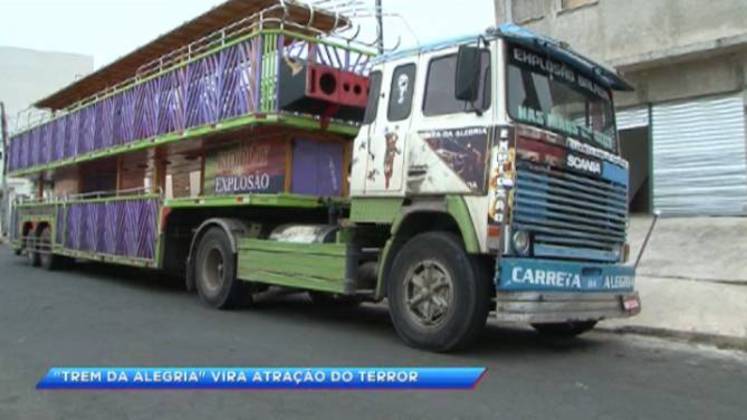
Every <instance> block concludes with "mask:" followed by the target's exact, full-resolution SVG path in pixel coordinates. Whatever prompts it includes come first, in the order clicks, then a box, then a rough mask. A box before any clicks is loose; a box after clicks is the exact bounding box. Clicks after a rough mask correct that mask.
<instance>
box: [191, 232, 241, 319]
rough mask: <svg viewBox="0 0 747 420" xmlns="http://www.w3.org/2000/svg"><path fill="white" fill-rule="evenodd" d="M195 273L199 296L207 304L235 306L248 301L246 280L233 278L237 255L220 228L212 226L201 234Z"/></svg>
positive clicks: (216, 306) (220, 307)
mask: <svg viewBox="0 0 747 420" xmlns="http://www.w3.org/2000/svg"><path fill="white" fill-rule="evenodd" d="M194 274H195V284H196V286H197V292H198V294H199V295H200V299H202V301H203V302H205V303H206V304H208V305H209V306H211V307H213V308H216V309H234V308H238V307H242V306H247V305H249V304H251V302H252V295H251V293H250V292H251V291H250V288H249V286H248V283H246V282H244V281H242V280H239V279H238V278H236V256H235V255H234V252H233V250H232V248H231V242H230V240H229V239H228V236H227V235H226V233H225V232H224V231H223V229H220V228H211V229H209V230H208V231H207V232H206V233H205V235H203V237H202V239H201V240H200V244H199V245H198V247H197V254H196V258H195V273H194Z"/></svg>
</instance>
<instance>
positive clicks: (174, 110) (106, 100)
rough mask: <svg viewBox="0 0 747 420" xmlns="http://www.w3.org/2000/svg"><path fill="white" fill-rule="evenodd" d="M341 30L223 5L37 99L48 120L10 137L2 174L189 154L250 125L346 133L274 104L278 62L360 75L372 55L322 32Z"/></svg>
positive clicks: (340, 123)
mask: <svg viewBox="0 0 747 420" xmlns="http://www.w3.org/2000/svg"><path fill="white" fill-rule="evenodd" d="M349 26H350V22H349V21H348V20H347V19H346V18H345V17H343V16H340V15H337V14H335V13H330V12H325V11H323V10H313V9H312V8H310V7H308V6H306V5H305V4H301V3H295V2H292V1H282V0H280V1H278V0H229V1H227V2H226V3H224V4H222V5H221V6H218V7H216V8H214V9H212V10H210V11H209V12H207V13H205V14H204V15H202V16H200V17H198V18H195V19H193V20H192V21H189V22H187V23H185V24H183V25H182V26H180V27H179V28H177V29H175V30H173V31H171V32H169V33H167V34H164V35H162V36H161V37H159V38H157V39H156V40H154V41H153V42H151V43H149V44H147V45H145V46H143V47H142V48H140V49H138V50H136V51H134V52H132V53H130V54H128V55H126V56H124V57H122V58H120V59H119V60H117V61H115V62H114V63H112V64H110V65H108V66H106V67H104V68H102V69H100V70H98V71H96V72H94V73H93V74H91V75H89V76H87V77H86V78H84V79H81V80H78V81H76V82H75V83H73V84H71V85H69V86H67V87H65V88H63V89H61V90H60V91H58V92H56V93H54V94H52V95H50V96H48V97H46V98H44V99H42V100H40V101H38V102H37V103H36V105H37V106H38V107H44V108H47V109H49V110H50V111H51V112H50V116H49V118H47V119H44V120H43V121H39V122H38V123H36V124H34V125H33V126H31V127H29V128H26V129H23V130H20V131H18V132H17V133H16V134H14V135H13V137H12V138H11V142H10V150H9V153H8V157H9V159H8V163H9V173H10V174H11V175H13V176H36V175H38V174H45V173H46V174H49V173H51V172H53V171H56V170H62V169H64V168H66V167H70V166H78V165H80V164H82V163H84V162H91V161H96V160H102V159H107V158H111V157H114V156H120V155H126V154H132V153H134V152H137V151H144V150H151V149H160V150H161V152H163V153H166V154H168V153H169V152H170V151H172V150H174V148H177V149H178V150H179V151H180V152H181V153H183V154H189V153H190V150H192V151H197V150H203V149H204V148H205V143H206V142H207V141H208V140H210V138H212V137H213V136H220V135H222V134H225V133H227V132H232V131H237V130H251V129H252V128H251V127H256V126H267V125H284V126H287V127H289V129H298V130H309V131H314V130H317V131H319V130H322V129H323V131H327V132H331V133H337V134H342V135H352V134H354V133H355V132H356V127H357V125H356V124H355V123H354V122H351V121H349V120H344V118H343V119H332V120H331V121H325V118H323V117H320V116H319V115H318V114H317V115H313V114H312V113H304V112H298V111H296V110H291V111H288V110H286V109H281V107H280V106H279V90H280V80H279V77H280V75H279V73H280V67H282V65H283V63H286V64H287V63H296V62H303V63H315V64H318V65H322V66H326V67H331V68H336V69H341V70H345V71H348V72H352V73H356V74H360V75H364V74H366V72H367V69H368V66H369V63H370V58H371V56H372V55H373V51H371V50H370V49H369V48H366V47H365V46H362V45H359V44H355V43H354V42H352V41H349V40H343V39H334V38H333V37H331V36H330V35H331V34H333V33H334V32H335V31H339V30H344V29H345V28H348V27H349ZM176 142H178V143H176ZM177 145H179V146H178V147H177Z"/></svg>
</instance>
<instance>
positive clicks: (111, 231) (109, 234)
mask: <svg viewBox="0 0 747 420" xmlns="http://www.w3.org/2000/svg"><path fill="white" fill-rule="evenodd" d="M122 219H123V214H122V212H121V211H120V204H119V203H118V202H116V201H112V202H109V203H105V204H104V217H103V220H101V221H100V224H101V225H102V226H103V227H104V234H103V235H102V238H103V241H104V244H103V248H102V250H101V252H103V253H105V254H110V255H117V254H122V255H123V254H124V252H123V250H122V251H119V250H118V247H117V244H118V243H119V242H120V240H119V236H120V235H121V231H122V228H123V226H124V223H123V221H122Z"/></svg>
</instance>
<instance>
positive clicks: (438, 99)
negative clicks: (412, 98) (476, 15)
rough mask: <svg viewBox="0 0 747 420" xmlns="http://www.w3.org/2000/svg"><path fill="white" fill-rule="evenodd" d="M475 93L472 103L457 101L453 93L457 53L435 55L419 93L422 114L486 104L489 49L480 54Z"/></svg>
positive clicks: (473, 107)
mask: <svg viewBox="0 0 747 420" xmlns="http://www.w3.org/2000/svg"><path fill="white" fill-rule="evenodd" d="M481 63H482V68H481V70H480V89H479V96H478V98H477V101H476V102H475V103H469V102H466V101H460V100H458V99H457V98H456V96H455V92H454V90H455V85H454V84H455V82H456V66H457V55H456V54H450V55H446V56H443V57H436V58H433V59H432V60H431V62H430V63H429V64H428V80H427V81H426V86H425V95H424V97H423V115H425V116H427V117H432V116H437V115H446V114H456V113H460V112H472V111H474V110H475V108H476V107H477V108H480V109H481V110H483V111H484V110H487V109H489V108H490V101H491V98H490V86H491V83H490V51H483V52H482V57H481Z"/></svg>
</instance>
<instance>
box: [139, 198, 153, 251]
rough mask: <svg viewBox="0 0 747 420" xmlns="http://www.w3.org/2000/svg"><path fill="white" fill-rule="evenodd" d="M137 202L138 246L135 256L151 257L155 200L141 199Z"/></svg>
mask: <svg viewBox="0 0 747 420" xmlns="http://www.w3.org/2000/svg"><path fill="white" fill-rule="evenodd" d="M137 204H138V211H139V216H138V221H139V225H138V248H137V254H136V255H135V256H137V257H140V258H147V259H152V258H153V255H154V250H155V241H156V236H155V232H156V212H157V207H158V205H157V203H156V201H155V200H143V201H140V202H138V203H137Z"/></svg>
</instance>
